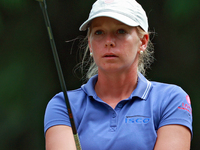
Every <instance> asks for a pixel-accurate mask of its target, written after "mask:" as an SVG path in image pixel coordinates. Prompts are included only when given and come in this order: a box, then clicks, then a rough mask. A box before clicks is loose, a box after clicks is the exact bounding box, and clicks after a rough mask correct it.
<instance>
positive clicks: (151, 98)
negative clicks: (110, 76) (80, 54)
mask: <svg viewBox="0 0 200 150" xmlns="http://www.w3.org/2000/svg"><path fill="white" fill-rule="evenodd" d="M97 79H98V75H96V76H94V77H92V78H91V79H90V80H89V81H88V82H87V83H86V84H84V85H82V86H81V88H79V89H77V90H73V91H69V92H68V97H69V100H70V104H71V108H72V112H73V116H74V120H75V124H76V127H77V131H78V134H79V138H80V143H81V146H82V149H83V150H131V149H134V150H152V149H153V148H154V145H155V142H156V138H157V130H158V129H159V128H160V127H162V126H165V125H169V124H178V125H183V126H186V127H188V128H189V129H190V131H191V133H192V109H191V102H190V98H189V96H188V95H187V93H185V92H184V91H183V90H182V89H181V88H180V87H178V86H176V85H171V84H163V83H158V82H150V81H148V80H147V79H146V78H145V77H144V76H143V75H142V74H139V77H138V84H137V87H136V89H135V90H134V91H133V92H132V94H131V95H130V97H129V98H128V99H124V100H121V101H120V102H119V103H118V104H117V106H116V107H115V109H113V108H112V107H110V106H109V105H108V104H106V103H105V102H104V101H102V100H101V99H100V98H99V97H98V96H97V95H96V92H95V90H94V87H95V83H96V81H97ZM55 125H66V126H71V125H70V121H69V116H68V112H67V109H66V104H65V100H64V96H63V93H62V92H61V93H59V94H57V95H55V96H54V97H53V98H52V99H51V100H50V101H49V103H48V105H47V108H46V112H45V119H44V132H45V133H46V131H47V130H48V129H49V128H50V127H52V126H55Z"/></svg>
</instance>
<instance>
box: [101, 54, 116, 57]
mask: <svg viewBox="0 0 200 150" xmlns="http://www.w3.org/2000/svg"><path fill="white" fill-rule="evenodd" d="M103 57H117V55H115V54H105V55H103Z"/></svg>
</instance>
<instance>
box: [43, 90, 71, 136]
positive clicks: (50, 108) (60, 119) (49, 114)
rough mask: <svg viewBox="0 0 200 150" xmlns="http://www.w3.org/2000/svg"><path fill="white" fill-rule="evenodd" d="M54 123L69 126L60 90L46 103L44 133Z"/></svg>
mask: <svg viewBox="0 0 200 150" xmlns="http://www.w3.org/2000/svg"><path fill="white" fill-rule="evenodd" d="M55 125H67V126H71V124H70V120H69V116H68V112H67V108H66V104H65V99H64V96H63V93H62V92H61V93H59V94H57V95H55V96H54V97H53V98H52V99H51V100H50V101H49V103H48V104H47V107H46V111H45V116H44V133H46V131H47V130H48V129H49V128H50V127H52V126H55Z"/></svg>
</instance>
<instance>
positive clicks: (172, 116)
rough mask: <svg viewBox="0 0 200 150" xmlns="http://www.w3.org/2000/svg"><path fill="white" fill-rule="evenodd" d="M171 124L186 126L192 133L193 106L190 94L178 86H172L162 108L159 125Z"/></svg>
mask: <svg viewBox="0 0 200 150" xmlns="http://www.w3.org/2000/svg"><path fill="white" fill-rule="evenodd" d="M169 124H178V125H183V126H186V127H188V128H189V129H190V131H191V134H192V107H191V101H190V97H189V95H188V94H187V93H186V92H185V91H184V90H182V89H181V88H180V87H178V86H172V88H171V90H170V91H169V93H168V94H167V95H166V98H165V100H164V101H163V105H162V108H161V120H160V123H159V127H158V128H160V127H162V126H164V125H169Z"/></svg>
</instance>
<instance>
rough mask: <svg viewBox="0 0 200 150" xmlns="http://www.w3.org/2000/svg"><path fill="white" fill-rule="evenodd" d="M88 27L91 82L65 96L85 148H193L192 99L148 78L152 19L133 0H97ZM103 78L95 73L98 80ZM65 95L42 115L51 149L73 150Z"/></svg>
mask: <svg viewBox="0 0 200 150" xmlns="http://www.w3.org/2000/svg"><path fill="white" fill-rule="evenodd" d="M86 29H88V47H89V51H90V55H91V57H92V58H93V60H94V64H91V67H90V69H89V72H88V77H89V78H90V79H89V81H88V82H87V83H86V84H85V85H83V86H81V88H79V89H77V90H73V91H69V92H68V96H69V100H70V103H71V107H72V111H73V115H74V118H75V123H76V127H77V131H78V134H79V138H80V142H81V146H82V149H83V150H132V149H133V150H151V149H155V150H165V149H166V150H168V149H169V150H173V149H174V150H188V149H190V141H191V134H192V114H191V105H190V99H189V96H188V95H187V94H186V93H185V92H184V91H183V90H182V89H181V88H180V87H178V86H175V85H170V84H163V83H158V82H150V81H148V80H147V79H146V78H145V77H144V76H143V75H142V74H141V73H143V74H144V72H145V68H146V67H148V64H149V63H150V62H151V60H152V59H151V58H152V56H151V52H150V51H149V48H147V47H148V46H149V45H150V44H148V43H150V41H149V34H148V21H147V17H146V13H145V11H144V10H143V9H142V7H141V6H140V4H138V3H137V2H136V1H135V0H97V1H96V2H95V3H94V5H93V7H92V10H91V12H90V15H89V18H88V20H86V21H85V22H84V23H83V24H82V26H81V27H80V30H81V31H82V30H86ZM96 73H98V74H97V75H94V74H96ZM70 126H71V125H70V123H69V116H68V113H67V109H66V106H65V100H64V98H63V94H62V93H59V94H57V95H56V96H55V97H54V98H53V99H52V100H51V101H50V102H49V104H48V106H47V109H46V113H45V137H46V149H47V150H54V149H55V150H58V149H59V150H62V149H63V150H64V149H65V150H75V149H76V148H75V142H74V139H73V134H72V131H71V127H70Z"/></svg>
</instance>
